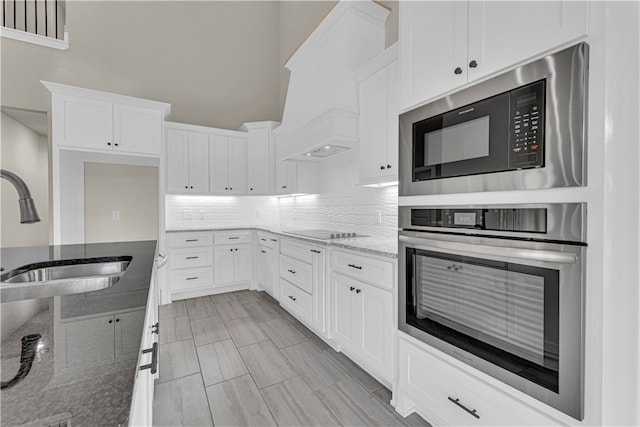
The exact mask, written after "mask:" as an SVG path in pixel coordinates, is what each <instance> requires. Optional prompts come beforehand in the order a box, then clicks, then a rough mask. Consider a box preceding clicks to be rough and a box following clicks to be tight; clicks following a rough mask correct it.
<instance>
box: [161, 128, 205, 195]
mask: <svg viewBox="0 0 640 427" xmlns="http://www.w3.org/2000/svg"><path fill="white" fill-rule="evenodd" d="M167 191H169V192H176V193H184V192H189V193H200V194H206V193H208V192H209V136H208V135H207V134H205V133H199V132H188V131H186V130H179V129H167Z"/></svg>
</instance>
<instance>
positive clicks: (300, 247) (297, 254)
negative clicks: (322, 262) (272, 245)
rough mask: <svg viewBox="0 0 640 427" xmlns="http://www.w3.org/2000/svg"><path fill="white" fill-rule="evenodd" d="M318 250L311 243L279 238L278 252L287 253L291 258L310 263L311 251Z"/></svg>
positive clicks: (311, 258)
mask: <svg viewBox="0 0 640 427" xmlns="http://www.w3.org/2000/svg"><path fill="white" fill-rule="evenodd" d="M314 250H315V251H318V250H319V249H317V248H316V247H314V246H312V245H306V244H304V243H298V242H296V241H294V240H290V239H281V240H280V253H281V254H284V255H287V256H289V257H291V258H295V259H298V260H300V261H303V262H306V263H309V264H311V263H312V262H313V254H314V252H313V251H314Z"/></svg>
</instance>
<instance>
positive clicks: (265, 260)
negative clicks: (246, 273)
mask: <svg viewBox="0 0 640 427" xmlns="http://www.w3.org/2000/svg"><path fill="white" fill-rule="evenodd" d="M274 254H275V251H274V250H273V248H269V247H266V246H258V259H257V267H256V271H257V273H258V282H259V283H260V286H262V288H263V289H264V290H265V291H267V292H268V293H269V295H271V296H273V297H274V298H275V296H274V291H275V286H274V281H275V274H276V271H277V270H276V268H277V266H276V265H275V258H274Z"/></svg>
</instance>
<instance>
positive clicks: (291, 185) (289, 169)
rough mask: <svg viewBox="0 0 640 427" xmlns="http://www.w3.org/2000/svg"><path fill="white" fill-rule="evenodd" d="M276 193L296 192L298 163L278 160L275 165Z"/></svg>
mask: <svg viewBox="0 0 640 427" xmlns="http://www.w3.org/2000/svg"><path fill="white" fill-rule="evenodd" d="M276 169H277V174H276V175H277V176H276V194H292V193H296V192H297V182H298V164H297V163H296V162H292V161H283V160H281V161H279V162H278V164H277V165H276Z"/></svg>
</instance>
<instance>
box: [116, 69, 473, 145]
mask: <svg viewBox="0 0 640 427" xmlns="http://www.w3.org/2000/svg"><path fill="white" fill-rule="evenodd" d="M477 66H478V63H477V62H476V60H475V59H472V60H471V62H469V67H470V68H476V67H477ZM116 145H117V144H116Z"/></svg>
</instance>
